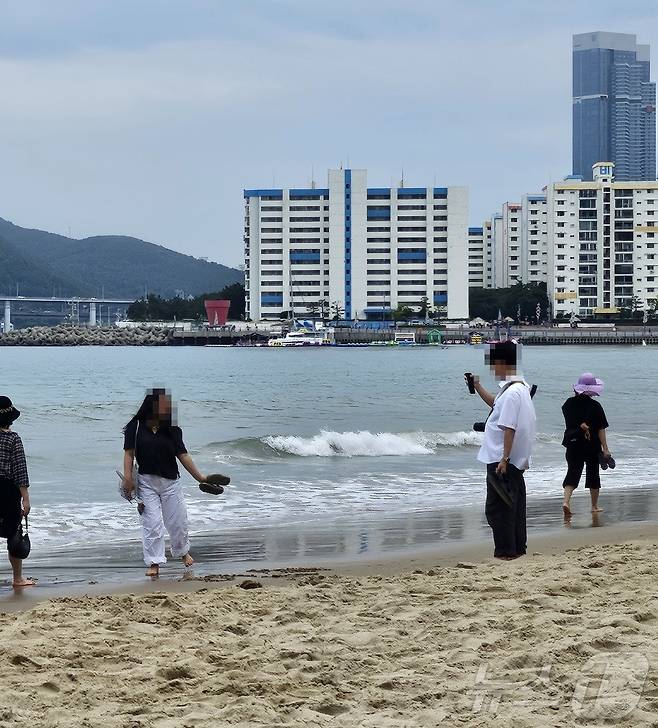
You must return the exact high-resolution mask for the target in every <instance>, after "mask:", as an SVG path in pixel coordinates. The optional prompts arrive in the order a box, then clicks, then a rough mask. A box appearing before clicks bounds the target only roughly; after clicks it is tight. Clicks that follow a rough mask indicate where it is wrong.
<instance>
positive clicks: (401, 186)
mask: <svg viewBox="0 0 658 728" xmlns="http://www.w3.org/2000/svg"><path fill="white" fill-rule="evenodd" d="M400 189H404V167H402V177H401V179H400Z"/></svg>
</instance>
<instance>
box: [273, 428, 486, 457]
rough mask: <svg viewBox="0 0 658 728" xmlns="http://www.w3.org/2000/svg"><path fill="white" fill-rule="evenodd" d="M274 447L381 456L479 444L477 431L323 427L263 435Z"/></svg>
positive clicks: (335, 454)
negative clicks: (304, 432)
mask: <svg viewBox="0 0 658 728" xmlns="http://www.w3.org/2000/svg"><path fill="white" fill-rule="evenodd" d="M263 442H264V443H265V444H266V445H268V446H269V447H270V448H272V450H275V451H277V452H280V453H285V454H289V455H297V456H299V457H379V456H382V455H387V456H395V455H397V456H400V455H432V454H433V453H434V452H435V448H436V447H437V446H438V447H441V446H444V447H445V446H452V447H461V446H464V445H477V444H479V442H480V439H479V436H478V435H477V433H474V432H453V433H426V432H414V433H408V434H407V433H401V434H399V433H393V432H377V433H372V432H369V431H368V430H360V431H358V432H333V431H328V430H322V431H321V432H320V434H319V435H314V436H313V437H298V436H296V435H272V436H270V437H265V438H263Z"/></svg>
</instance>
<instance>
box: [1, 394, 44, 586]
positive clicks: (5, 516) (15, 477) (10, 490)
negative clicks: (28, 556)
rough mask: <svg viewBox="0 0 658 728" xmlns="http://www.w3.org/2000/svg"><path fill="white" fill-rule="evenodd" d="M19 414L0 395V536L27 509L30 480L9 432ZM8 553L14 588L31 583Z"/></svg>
mask: <svg viewBox="0 0 658 728" xmlns="http://www.w3.org/2000/svg"><path fill="white" fill-rule="evenodd" d="M20 416H21V413H20V412H19V411H18V410H17V409H16V408H15V407H14V405H13V404H12V403H11V400H10V399H9V397H0V538H11V537H12V536H13V535H14V534H15V533H16V531H18V527H19V526H20V523H21V520H22V518H23V517H24V516H27V514H28V513H29V512H30V495H29V493H28V490H27V489H28V488H29V486H30V479H29V477H28V474H27V463H26V461H25V451H24V450H23V442H22V440H21V438H20V436H19V435H18V434H17V433H16V432H12V431H11V425H12V423H13V422H14V421H15V420H17V419H18V418H19V417H20ZM8 555H9V562H10V563H11V568H12V571H13V572H14V579H13V585H14V587H21V586H34V585H35V584H36V581H35V580H34V579H26V578H25V577H24V576H23V562H22V560H21V559H18V558H16V557H15V556H12V555H11V554H8Z"/></svg>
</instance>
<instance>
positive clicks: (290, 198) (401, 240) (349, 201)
mask: <svg viewBox="0 0 658 728" xmlns="http://www.w3.org/2000/svg"><path fill="white" fill-rule="evenodd" d="M244 198H245V238H244V241H245V288H246V291H247V316H248V317H249V318H251V319H253V320H258V319H261V318H276V317H278V316H279V315H280V314H281V313H282V312H285V311H291V310H292V311H294V312H295V314H296V315H301V316H306V315H308V311H309V306H311V307H313V306H315V305H317V304H318V302H320V301H322V300H324V301H327V302H328V303H329V304H331V305H334V306H336V305H337V306H338V308H339V309H341V310H342V312H343V317H344V318H346V319H367V318H381V317H382V315H385V314H386V312H389V311H390V310H391V309H395V308H396V307H397V306H398V305H407V306H411V307H418V306H419V305H420V303H421V300H422V299H423V298H425V297H426V298H427V299H428V301H429V303H430V305H433V306H437V307H441V308H442V309H444V310H445V314H446V316H447V317H448V318H451V319H465V318H467V317H468V191H467V189H466V188H464V187H398V188H390V187H368V186H367V174H366V170H359V169H334V170H329V173H328V186H327V187H326V188H323V189H317V188H312V189H253V190H245V191H244Z"/></svg>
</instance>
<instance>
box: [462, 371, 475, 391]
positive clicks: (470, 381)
mask: <svg viewBox="0 0 658 728" xmlns="http://www.w3.org/2000/svg"><path fill="white" fill-rule="evenodd" d="M464 376H465V377H466V386H467V387H468V391H469V392H470V393H471V394H475V377H474V376H473V374H472V373H471V372H466V374H464Z"/></svg>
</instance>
